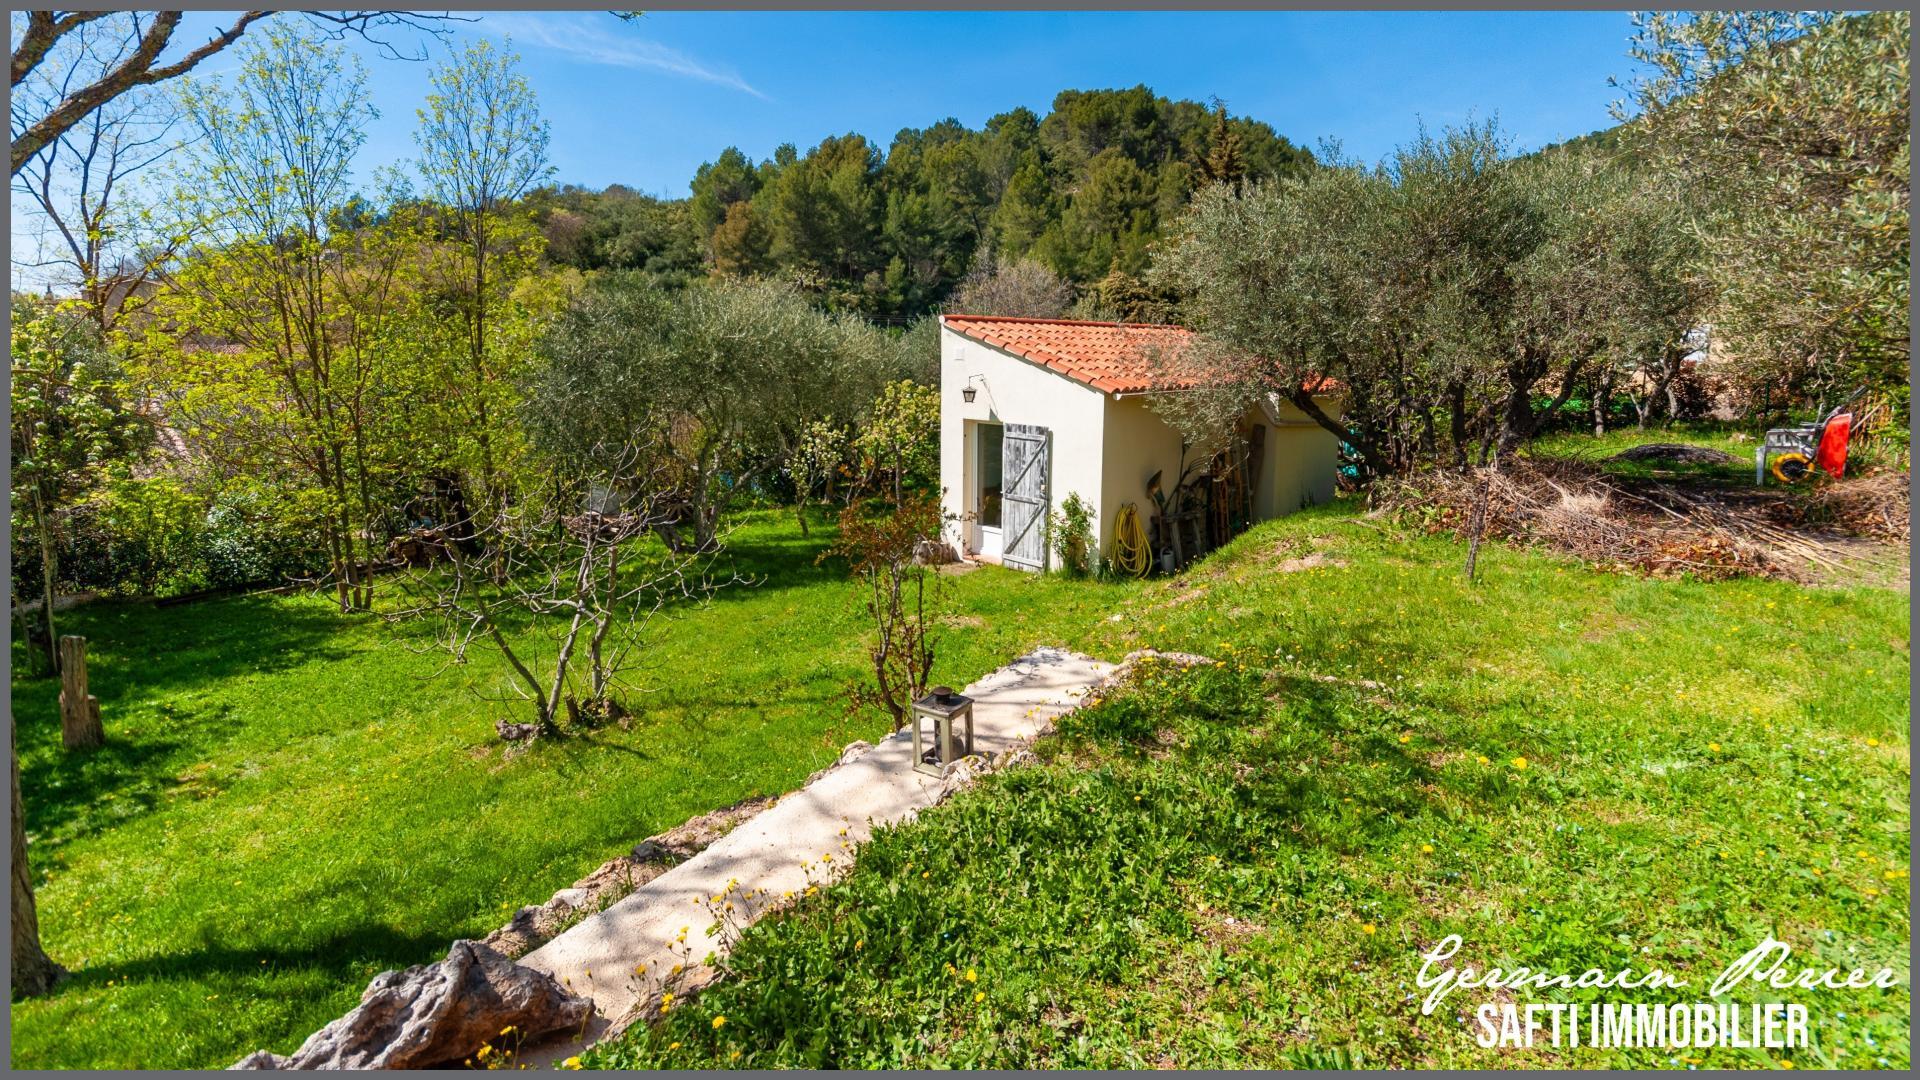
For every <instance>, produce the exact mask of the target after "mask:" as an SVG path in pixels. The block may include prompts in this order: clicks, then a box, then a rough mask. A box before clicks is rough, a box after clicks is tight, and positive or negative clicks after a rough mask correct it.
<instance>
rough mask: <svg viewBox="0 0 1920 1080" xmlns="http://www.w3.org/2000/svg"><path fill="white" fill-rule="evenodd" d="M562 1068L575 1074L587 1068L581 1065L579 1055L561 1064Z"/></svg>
mask: <svg viewBox="0 0 1920 1080" xmlns="http://www.w3.org/2000/svg"><path fill="white" fill-rule="evenodd" d="M560 1067H561V1068H563V1069H571V1070H573V1071H574V1072H579V1071H580V1070H581V1069H584V1068H586V1066H585V1065H582V1064H581V1063H580V1057H579V1055H577V1054H576V1055H574V1056H573V1057H570V1058H568V1059H567V1060H565V1061H563V1062H561V1063H560Z"/></svg>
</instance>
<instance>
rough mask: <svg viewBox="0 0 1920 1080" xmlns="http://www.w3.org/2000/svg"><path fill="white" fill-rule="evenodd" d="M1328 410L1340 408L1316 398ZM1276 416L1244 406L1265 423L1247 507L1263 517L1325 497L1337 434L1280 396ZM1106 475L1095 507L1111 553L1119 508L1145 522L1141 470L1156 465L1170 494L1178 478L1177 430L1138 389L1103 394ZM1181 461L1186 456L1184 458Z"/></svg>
mask: <svg viewBox="0 0 1920 1080" xmlns="http://www.w3.org/2000/svg"><path fill="white" fill-rule="evenodd" d="M1316 400H1317V401H1318V403H1319V405H1320V407H1321V408H1322V409H1323V410H1325V411H1326V412H1327V413H1328V415H1331V416H1338V415H1339V414H1340V402H1339V401H1338V400H1337V399H1332V398H1320V399H1316ZM1277 418H1278V420H1279V424H1277V425H1276V424H1275V423H1274V422H1273V419H1272V418H1269V417H1268V415H1267V413H1266V411H1265V410H1264V409H1253V410H1249V411H1248V413H1247V415H1246V417H1244V422H1245V423H1249V424H1261V425H1264V426H1265V427H1266V429H1267V434H1266V443H1265V450H1264V453H1263V455H1262V456H1263V460H1262V463H1261V467H1260V490H1259V491H1257V492H1255V494H1254V515H1255V516H1256V517H1257V518H1259V519H1260V520H1262V521H1264V520H1266V519H1267V518H1273V517H1279V516H1281V515H1283V514H1291V513H1293V512H1294V511H1295V510H1298V509H1300V508H1301V505H1302V502H1303V500H1308V501H1310V503H1311V505H1314V506H1319V505H1321V504H1323V503H1327V502H1330V501H1332V499H1333V490H1334V480H1335V470H1336V469H1337V468H1338V467H1339V441H1338V440H1337V439H1335V438H1334V437H1333V435H1332V433H1330V432H1328V431H1327V430H1326V429H1325V428H1322V427H1321V426H1320V425H1318V424H1316V423H1314V422H1313V421H1312V420H1311V419H1309V418H1308V417H1307V415H1306V414H1305V413H1303V412H1301V411H1300V410H1299V409H1296V408H1294V407H1293V406H1292V405H1288V404H1285V403H1284V402H1283V403H1281V405H1280V408H1279V410H1278V413H1277ZM1106 431H1107V434H1106V448H1105V454H1104V455H1103V456H1104V468H1105V475H1104V477H1103V478H1102V482H1101V497H1100V501H1099V504H1098V506H1097V509H1098V511H1099V515H1100V517H1099V521H1100V551H1101V553H1102V554H1111V548H1112V545H1113V529H1114V521H1115V519H1116V518H1117V517H1118V515H1119V513H1120V508H1121V507H1123V506H1125V505H1126V504H1127V503H1133V504H1134V506H1135V507H1136V508H1137V509H1138V510H1139V512H1140V515H1141V522H1140V523H1141V525H1143V526H1147V527H1148V528H1149V529H1151V526H1150V524H1149V519H1150V518H1151V517H1152V516H1153V512H1154V504H1153V500H1152V499H1150V498H1148V497H1147V478H1148V477H1150V476H1152V475H1153V474H1154V472H1156V471H1159V472H1160V473H1161V485H1162V487H1163V489H1164V490H1166V491H1167V492H1168V493H1169V494H1171V491H1172V488H1173V485H1174V484H1176V483H1178V482H1179V479H1180V468H1181V464H1182V463H1181V460H1180V435H1179V433H1178V432H1177V431H1175V430H1174V429H1173V428H1172V427H1170V426H1168V424H1167V423H1166V422H1165V421H1164V420H1162V419H1161V418H1160V417H1159V416H1158V415H1157V414H1156V413H1154V411H1153V408H1152V406H1150V405H1148V404H1147V399H1146V398H1143V397H1123V398H1110V399H1109V400H1108V402H1107V423H1106ZM1188 464H1191V462H1189V463H1188Z"/></svg>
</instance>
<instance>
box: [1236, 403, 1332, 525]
mask: <svg viewBox="0 0 1920 1080" xmlns="http://www.w3.org/2000/svg"><path fill="white" fill-rule="evenodd" d="M1313 400H1314V404H1316V405H1318V406H1319V407H1320V411H1322V412H1324V413H1326V414H1327V415H1328V416H1332V417H1338V416H1339V415H1340V409H1341V401H1340V399H1339V398H1333V397H1316V398H1314V399H1313ZM1276 417H1277V419H1278V420H1279V421H1280V423H1279V424H1278V426H1275V425H1273V424H1272V423H1271V422H1270V421H1266V420H1265V418H1264V417H1263V418H1262V422H1265V423H1267V424H1268V427H1267V460H1266V465H1265V467H1264V468H1263V469H1262V471H1261V482H1260V487H1261V488H1262V491H1261V501H1260V502H1258V503H1256V504H1255V509H1256V511H1257V512H1258V514H1259V516H1260V517H1261V518H1262V519H1266V518H1270V517H1279V516H1280V515H1282V514H1291V513H1293V512H1294V511H1295V510H1298V509H1300V508H1301V507H1302V506H1303V505H1311V506H1324V505H1326V504H1327V503H1330V502H1332V501H1333V489H1334V481H1335V479H1336V476H1337V473H1338V471H1339V468H1340V440H1339V439H1336V438H1335V437H1334V436H1333V433H1332V432H1330V431H1328V430H1327V429H1326V428H1323V427H1321V426H1320V425H1319V424H1317V423H1315V422H1314V421H1313V420H1312V419H1311V418H1310V417H1308V416H1307V414H1306V413H1304V412H1301V411H1300V410H1299V409H1297V408H1295V407H1293V406H1292V405H1290V404H1288V403H1286V402H1284V401H1283V402H1281V403H1280V408H1279V410H1278V412H1277V414H1276Z"/></svg>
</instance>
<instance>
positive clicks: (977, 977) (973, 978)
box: [967, 968, 980, 983]
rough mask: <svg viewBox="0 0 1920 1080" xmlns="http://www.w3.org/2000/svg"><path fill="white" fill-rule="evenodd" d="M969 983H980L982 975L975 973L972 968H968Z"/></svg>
mask: <svg viewBox="0 0 1920 1080" xmlns="http://www.w3.org/2000/svg"><path fill="white" fill-rule="evenodd" d="M967 981H968V982H970V983H974V982H979V981H980V973H979V972H977V971H975V970H973V969H972V968H968V969H967Z"/></svg>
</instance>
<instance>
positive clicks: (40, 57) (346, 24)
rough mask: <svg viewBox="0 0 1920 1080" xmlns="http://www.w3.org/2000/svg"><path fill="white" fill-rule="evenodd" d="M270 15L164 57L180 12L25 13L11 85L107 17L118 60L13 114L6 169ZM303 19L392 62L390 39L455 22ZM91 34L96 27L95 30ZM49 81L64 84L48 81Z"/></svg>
mask: <svg viewBox="0 0 1920 1080" xmlns="http://www.w3.org/2000/svg"><path fill="white" fill-rule="evenodd" d="M275 14H277V13H276V12H272V11H239V12H233V13H231V19H230V20H229V21H227V22H226V23H225V24H224V26H223V28H222V29H220V30H218V31H216V32H215V33H214V35H213V36H212V37H211V38H209V39H208V40H207V41H206V42H205V43H203V44H201V45H199V46H197V47H195V48H193V49H191V50H189V51H187V52H186V53H184V54H180V55H178V56H177V57H175V58H172V59H169V58H168V56H167V50H168V49H169V47H171V46H172V45H173V36H174V33H175V32H176V31H178V30H179V29H180V22H181V19H182V18H183V17H184V16H185V15H186V13H185V12H183V11H135V12H113V11H28V12H21V13H18V14H17V15H16V16H15V17H14V20H13V27H12V30H13V34H12V37H13V76H12V77H13V83H12V85H13V87H14V89H15V91H16V92H18V90H19V87H20V84H22V83H24V82H27V81H28V80H29V79H31V78H33V77H34V76H35V74H36V73H38V72H40V71H41V70H42V68H43V67H45V66H46V65H47V64H48V63H49V62H50V58H53V57H57V56H58V55H59V52H60V46H61V45H62V44H63V43H65V42H68V41H70V40H71V39H72V38H73V37H74V35H76V34H79V33H81V32H82V31H83V30H85V29H87V28H88V27H90V26H91V25H92V24H95V23H100V22H103V21H106V20H108V19H109V18H110V17H114V16H119V15H129V16H131V18H127V19H116V20H115V21H116V22H118V23H119V25H120V29H119V31H118V33H119V35H120V37H121V40H122V47H121V48H120V49H119V50H117V51H118V54H119V55H118V59H116V60H115V62H114V63H112V64H111V65H108V66H107V67H104V68H102V69H100V70H98V71H96V72H94V73H92V74H91V75H89V76H88V77H86V78H83V79H74V80H72V81H71V82H70V83H69V84H68V85H67V88H66V89H65V91H64V92H63V93H61V94H60V95H59V96H58V97H56V98H53V99H50V100H48V101H47V102H45V104H44V107H43V108H40V109H37V110H34V111H32V112H29V113H25V114H23V113H21V112H20V111H19V110H17V109H16V110H15V111H14V114H13V169H12V171H13V172H14V173H16V174H17V173H19V172H20V170H21V168H22V167H23V166H25V165H26V163H27V162H29V161H31V160H33V158H34V156H35V155H37V154H39V153H40V151H41V150H42V149H44V148H45V147H46V146H47V144H49V143H51V142H53V141H54V140H55V139H58V138H60V137H61V136H62V135H65V134H66V133H67V132H68V131H70V130H72V129H73V127H74V126H75V125H77V124H79V123H80V122H81V121H83V120H85V119H86V118H87V117H88V116H90V115H92V113H93V112H94V111H95V110H97V109H99V108H101V107H102V106H104V105H106V104H108V103H109V102H112V101H115V100H117V99H118V98H120V97H122V96H124V95H126V94H128V93H131V92H133V91H135V90H138V89H139V88H140V87H143V86H152V85H153V84H155V83H162V82H166V81H168V80H169V79H177V78H179V77H180V76H182V75H185V74H186V73H187V72H189V71H192V70H193V69H194V68H196V67H198V66H199V65H200V63H201V62H202V61H204V60H206V59H207V58H208V57H211V56H215V55H217V54H219V53H221V52H224V51H225V50H226V49H227V48H228V47H229V46H231V45H232V44H233V43H234V42H236V41H239V40H240V39H241V37H243V36H244V35H245V34H246V32H247V29H248V28H249V27H251V26H252V25H253V24H255V23H257V22H260V21H261V20H263V19H267V18H269V17H271V16H273V15H275ZM301 14H303V15H304V16H305V17H306V18H307V19H308V21H310V22H311V23H313V24H314V25H315V26H318V27H320V28H322V29H323V30H325V31H326V32H328V33H330V34H332V35H335V36H343V35H346V34H357V35H359V36H360V37H363V38H365V39H366V40H368V41H371V42H373V43H374V44H376V45H378V46H380V48H381V49H382V50H384V51H385V52H387V53H388V54H389V55H392V56H400V55H402V54H401V53H400V51H399V49H398V47H397V46H396V44H395V39H396V38H397V37H398V36H400V35H401V34H403V33H405V32H407V31H414V32H416V33H427V34H442V33H445V32H446V24H447V23H448V22H449V21H451V20H453V19H454V18H455V17H454V16H451V15H447V14H440V15H421V14H416V13H414V12H411V11H307V12H302V13H301ZM96 29H97V28H96ZM54 81H55V82H63V83H64V82H67V80H65V79H56V80H54Z"/></svg>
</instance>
